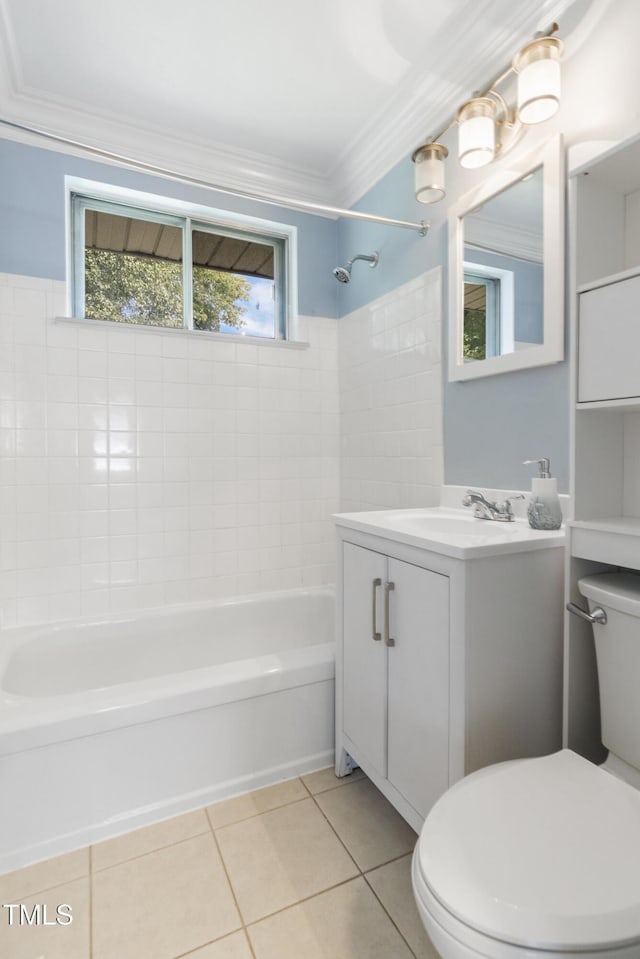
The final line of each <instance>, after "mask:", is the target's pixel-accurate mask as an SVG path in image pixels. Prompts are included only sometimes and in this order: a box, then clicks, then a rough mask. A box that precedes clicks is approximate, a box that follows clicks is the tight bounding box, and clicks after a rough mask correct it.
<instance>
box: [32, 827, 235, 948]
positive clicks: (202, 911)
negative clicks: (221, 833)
mask: <svg viewBox="0 0 640 959" xmlns="http://www.w3.org/2000/svg"><path fill="white" fill-rule="evenodd" d="M92 882H93V959H174V957H175V956H180V955H182V954H183V953H186V952H189V951H190V950H191V951H193V950H194V949H196V948H198V947H199V946H202V945H204V944H205V943H209V942H211V941H212V940H214V939H218V938H221V937H222V936H224V935H226V934H227V933H230V932H233V931H234V930H236V929H238V928H239V927H240V925H241V923H240V918H239V916H238V911H237V909H236V907H235V904H234V902H233V897H232V894H231V890H230V888H229V883H228V881H227V878H226V876H225V873H224V869H223V866H222V863H221V861H220V856H219V854H218V851H217V849H216V846H215V842H214V839H213V836H212V835H211V834H209V835H204V836H196V837H195V838H193V839H187V840H185V841H184V842H180V843H177V844H176V845H173V846H167V847H166V848H165V849H160V850H158V851H157V852H152V853H149V854H148V855H146V856H141V857H140V858H138V859H132V860H129V861H128V862H125V863H121V864H120V865H117V866H112V867H111V868H110V869H105V870H102V871H101V872H97V873H94V875H93V877H92ZM47 959H48V957H47Z"/></svg>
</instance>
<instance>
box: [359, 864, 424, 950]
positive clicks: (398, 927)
mask: <svg viewBox="0 0 640 959" xmlns="http://www.w3.org/2000/svg"><path fill="white" fill-rule="evenodd" d="M405 855H407V854H406V853H405ZM399 858H400V859H402V858H404V857H403V856H400V857H399ZM391 861H392V862H397V861H398V860H397V859H392V860H391ZM385 865H389V863H385ZM375 868H376V869H379V868H381V867H380V866H376V867H375ZM371 872H373V870H371ZM362 878H363V879H364V881H365V882H366V884H367V886H368V887H369V889H370V890H371V892H372V893H373V895H374V896H375V898H376V901H377V902H379V903H380V907H381V908H382V910H383V912H384V914H385V915H386V916H387V917H388V919H389V922H390V923H391V924H392V926H393V927H394V929H395V930H396V932H397V933H398V935H399V936H400V938H401V939H402V941H403V942H404V944H405V945H406V947H407V949H408V950H409V952H410V953H411V955H412V956H413V957H414V959H417V956H416V954H415V952H414V951H413V949H412V948H411V946H410V945H409V942H408V940H407V938H406V936H405V935H404V933H403V931H402V929H401V928H400V926H399V925H398V924H397V922H396V921H395V919H394V918H393V916H392V915H391V913H390V912H389V910H388V909H387V907H386V906H385V904H384V902H383V901H382V899H381V898H380V896H379V895H378V893H377V892H376V891H375V889H374V888H373V886H372V885H371V883H370V882H369V880H368V879H367V875H366V873H364V874H363V876H362Z"/></svg>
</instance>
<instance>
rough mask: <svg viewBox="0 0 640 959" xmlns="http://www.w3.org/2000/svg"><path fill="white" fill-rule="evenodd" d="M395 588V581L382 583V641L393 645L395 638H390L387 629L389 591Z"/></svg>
mask: <svg viewBox="0 0 640 959" xmlns="http://www.w3.org/2000/svg"><path fill="white" fill-rule="evenodd" d="M395 588H396V584H395V583H385V584H384V641H385V643H386V644H387V646H395V644H396V641H395V639H392V638H391V635H390V629H389V593H390V592H391V590H392V589H395Z"/></svg>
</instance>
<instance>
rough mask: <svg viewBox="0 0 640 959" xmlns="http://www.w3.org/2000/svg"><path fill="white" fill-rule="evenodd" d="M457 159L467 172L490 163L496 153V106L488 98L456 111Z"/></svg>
mask: <svg viewBox="0 0 640 959" xmlns="http://www.w3.org/2000/svg"><path fill="white" fill-rule="evenodd" d="M457 119H458V159H459V161H460V165H461V166H463V167H466V168H467V169H469V170H472V169H476V168H477V167H481V166H485V165H486V164H487V163H491V161H492V160H493V158H494V156H495V153H496V105H495V103H494V102H493V100H490V99H489V98H488V97H476V98H475V100H469V102H468V103H465V105H464V106H463V107H460V109H459V110H458V117H457Z"/></svg>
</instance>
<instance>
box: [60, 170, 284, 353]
mask: <svg viewBox="0 0 640 959" xmlns="http://www.w3.org/2000/svg"><path fill="white" fill-rule="evenodd" d="M65 187H66V193H67V204H66V210H67V234H68V259H67V264H68V270H67V276H68V281H69V282H68V289H69V308H70V315H71V316H73V317H75V318H78V319H86V317H85V316H84V300H85V288H84V251H85V211H86V210H96V211H97V212H105V213H111V214H113V215H116V216H118V215H121V216H122V215H124V216H132V217H135V218H136V219H140V220H148V221H150V222H154V223H163V224H166V225H169V226H176V227H178V228H180V229H182V231H183V232H182V268H183V325H182V326H181V327H168V326H166V327H165V326H155V325H152V324H127V323H126V322H123V323H122V324H118V325H119V326H122V328H129V329H131V328H135V329H138V330H141V329H153V330H156V331H161V332H167V331H169V332H176V331H177V332H185V331H186V332H189V333H197V334H199V335H200V334H201V335H209V336H219V337H224V338H226V339H228V338H230V337H234V336H236V337H241V338H242V340H244V341H246V340H250V341H251V342H255V343H260V342H262V343H267V342H268V343H278V342H286V341H291V339H292V332H293V328H294V323H295V320H296V318H297V283H296V276H297V228H296V227H295V226H292V225H290V224H285V223H277V222H275V221H272V220H263V219H259V218H258V217H252V216H248V215H246V214H240V213H233V212H230V211H228V210H225V211H223V210H217V209H214V208H211V207H206V206H202V205H199V204H193V203H187V202H184V201H180V200H173V199H171V198H167V197H161V196H159V195H156V194H148V193H142V192H140V191H136V190H131V189H127V188H124V187H116V186H113V185H111V184H104V183H97V182H95V181H88V180H80V179H77V178H74V177H66V179H65ZM193 230H197V231H202V232H208V233H215V234H217V235H219V236H229V237H234V238H238V239H247V238H249V239H252V240H254V241H255V242H256V243H262V244H264V245H268V246H272V247H273V251H274V281H273V282H274V291H275V310H274V312H275V323H274V335H273V336H259V335H257V334H255V333H231V332H223V331H214V330H196V329H194V326H193V297H192V291H193V284H192V277H193V265H194V264H193V259H192V240H191V237H192V232H193ZM239 275H242V274H239ZM93 322H109V321H105V320H99V319H98V320H94V321H93Z"/></svg>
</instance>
